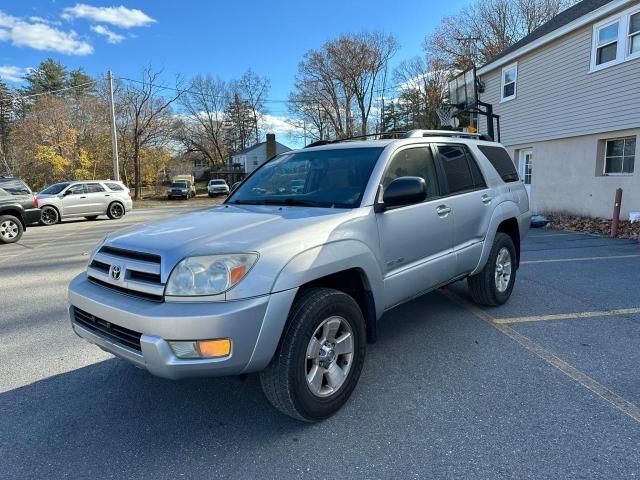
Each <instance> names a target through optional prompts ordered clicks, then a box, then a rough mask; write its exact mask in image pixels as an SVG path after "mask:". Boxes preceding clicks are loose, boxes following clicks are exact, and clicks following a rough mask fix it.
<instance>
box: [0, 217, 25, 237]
mask: <svg viewBox="0 0 640 480" xmlns="http://www.w3.org/2000/svg"><path fill="white" fill-rule="evenodd" d="M23 233H24V227H23V226H22V223H21V222H20V220H18V219H17V218H16V217H14V216H13V215H1V216H0V243H16V242H17V241H18V240H20V239H21V238H22V234H23Z"/></svg>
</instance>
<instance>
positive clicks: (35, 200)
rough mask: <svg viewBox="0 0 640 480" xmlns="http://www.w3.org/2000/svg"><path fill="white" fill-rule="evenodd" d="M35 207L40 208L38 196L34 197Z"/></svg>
mask: <svg viewBox="0 0 640 480" xmlns="http://www.w3.org/2000/svg"><path fill="white" fill-rule="evenodd" d="M33 208H38V197H36V196H34V197H33Z"/></svg>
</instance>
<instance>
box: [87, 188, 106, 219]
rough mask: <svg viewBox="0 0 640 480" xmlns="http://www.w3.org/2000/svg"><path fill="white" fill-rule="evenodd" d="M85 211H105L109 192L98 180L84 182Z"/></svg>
mask: <svg viewBox="0 0 640 480" xmlns="http://www.w3.org/2000/svg"><path fill="white" fill-rule="evenodd" d="M85 189H86V192H87V211H86V212H85V213H106V211H107V205H108V204H109V200H110V198H109V197H110V193H109V192H107V189H106V188H104V187H103V186H102V185H101V184H99V183H98V182H95V183H93V182H92V183H87V184H85Z"/></svg>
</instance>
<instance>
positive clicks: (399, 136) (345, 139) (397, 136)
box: [304, 131, 407, 148]
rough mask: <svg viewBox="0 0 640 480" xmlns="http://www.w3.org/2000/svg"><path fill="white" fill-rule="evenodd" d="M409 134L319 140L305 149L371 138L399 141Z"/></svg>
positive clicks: (385, 133)
mask: <svg viewBox="0 0 640 480" xmlns="http://www.w3.org/2000/svg"><path fill="white" fill-rule="evenodd" d="M406 134H407V132H405V131H401V132H400V131H398V132H381V133H368V134H366V135H356V136H353V137H347V138H335V139H333V140H318V141H315V142H313V143H310V144H309V145H306V146H305V147H304V148H311V147H319V146H322V145H330V144H332V143H341V142H351V141H357V140H366V139H367V138H369V137H379V138H377V139H374V140H391V139H394V138H395V139H399V138H404V136H405V135H406Z"/></svg>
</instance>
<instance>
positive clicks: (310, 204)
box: [264, 197, 334, 208]
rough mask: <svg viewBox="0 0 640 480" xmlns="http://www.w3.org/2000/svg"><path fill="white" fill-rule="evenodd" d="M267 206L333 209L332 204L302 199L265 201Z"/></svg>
mask: <svg viewBox="0 0 640 480" xmlns="http://www.w3.org/2000/svg"><path fill="white" fill-rule="evenodd" d="M264 203H265V205H292V206H302V207H326V208H330V207H333V206H334V204H333V203H331V202H320V201H317V200H305V199H302V198H291V197H289V198H282V199H267V200H265V201H264Z"/></svg>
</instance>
